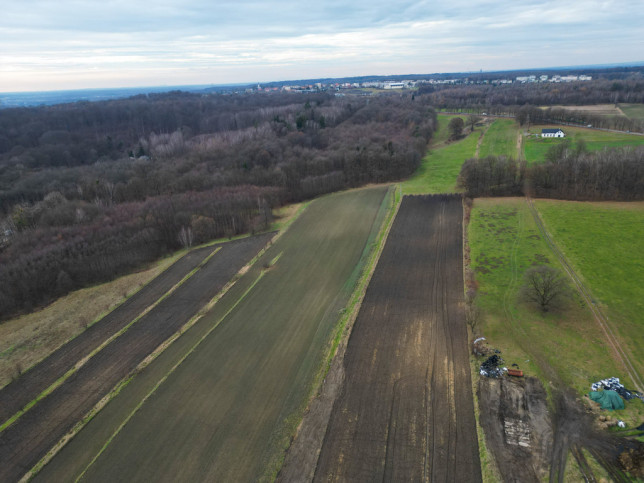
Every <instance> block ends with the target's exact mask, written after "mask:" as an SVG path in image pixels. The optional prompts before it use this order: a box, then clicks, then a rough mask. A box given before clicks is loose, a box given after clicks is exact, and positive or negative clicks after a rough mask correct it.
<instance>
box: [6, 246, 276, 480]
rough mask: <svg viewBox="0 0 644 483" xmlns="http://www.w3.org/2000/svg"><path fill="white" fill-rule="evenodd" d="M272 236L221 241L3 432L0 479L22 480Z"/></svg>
mask: <svg viewBox="0 0 644 483" xmlns="http://www.w3.org/2000/svg"><path fill="white" fill-rule="evenodd" d="M270 237H272V234H265V235H260V236H257V237H253V238H245V239H242V240H238V241H235V242H231V243H227V244H224V245H222V249H221V250H220V251H219V252H218V253H217V254H215V256H214V257H213V258H212V259H211V260H209V261H208V262H207V263H206V265H204V266H203V267H202V268H201V269H200V270H199V271H198V272H196V273H195V274H194V275H193V276H192V277H191V278H190V279H188V280H187V281H186V282H185V283H184V284H183V285H181V286H180V287H179V288H178V289H177V290H176V291H175V292H174V293H173V294H172V295H171V296H170V297H168V298H167V299H165V300H163V301H162V302H161V303H160V304H159V305H157V306H156V307H155V308H154V309H153V310H152V311H150V312H149V313H148V314H146V315H145V316H144V317H142V318H141V319H140V320H139V321H138V322H137V323H136V324H134V325H133V326H132V327H131V328H130V329H128V330H127V332H125V333H124V334H123V335H121V336H120V337H118V338H117V339H115V340H114V341H113V342H112V343H110V344H109V345H108V346H106V347H105V348H104V349H103V350H101V351H100V352H99V353H98V354H96V355H95V356H94V357H92V358H91V359H90V360H89V361H88V362H87V363H86V364H85V365H84V366H83V367H82V368H81V369H80V370H79V371H78V372H77V373H75V374H74V375H73V376H71V377H70V378H69V379H68V380H66V381H65V382H64V383H63V384H62V385H61V386H60V387H58V388H57V389H56V390H55V391H53V392H52V393H51V394H50V395H49V396H48V397H46V398H45V399H43V400H42V401H41V402H39V403H38V404H37V405H36V406H35V407H33V408H32V409H31V410H30V411H28V412H27V413H25V414H24V415H23V416H22V417H21V418H20V419H19V420H18V421H17V422H15V423H14V424H12V425H11V426H10V427H8V428H7V429H6V430H5V431H3V432H2V433H0V462H1V464H0V481H15V480H18V479H19V478H20V477H21V476H23V475H24V474H25V473H26V472H27V471H28V470H29V469H31V468H32V467H33V466H34V465H35V464H36V463H37V462H38V461H39V460H40V459H41V458H42V457H43V456H44V455H45V454H46V453H47V451H48V450H49V449H50V448H51V447H52V446H53V445H54V444H55V443H56V442H57V441H58V440H60V438H61V437H62V436H63V435H64V434H65V433H66V432H67V431H69V430H70V429H71V428H72V427H73V426H74V424H75V423H76V422H77V421H79V420H80V419H81V418H82V417H83V415H85V414H86V413H87V412H88V411H89V410H90V409H91V408H92V407H93V406H94V405H95V404H96V403H97V402H98V401H99V400H100V399H101V398H102V397H103V396H104V395H105V394H106V393H107V392H109V390H111V389H112V388H113V387H114V386H115V385H116V383H117V382H118V381H120V380H121V379H123V378H124V377H126V376H127V375H128V374H130V372H131V371H132V370H133V369H134V368H135V367H136V366H137V365H138V364H139V363H140V362H141V361H142V360H143V359H144V358H145V357H146V356H147V355H148V354H150V353H151V352H152V351H153V350H154V349H155V348H156V347H158V346H159V345H160V344H161V343H162V342H163V341H165V340H166V339H167V338H168V337H169V336H171V335H172V334H173V333H174V332H176V331H177V330H178V329H179V328H180V327H181V326H182V325H183V324H185V323H186V322H187V321H188V320H189V319H190V318H191V317H192V316H193V315H194V314H196V313H197V311H198V310H199V309H200V308H201V307H202V306H203V305H205V304H206V303H207V302H208V301H209V300H210V299H211V298H212V297H214V296H215V295H216V294H217V293H218V292H219V291H220V290H221V288H222V287H223V286H224V285H225V284H226V283H227V282H228V281H229V280H230V279H231V278H232V277H233V275H234V274H235V273H237V271H239V269H240V268H241V267H242V266H243V265H244V264H245V263H246V262H247V261H248V260H249V259H250V258H252V256H253V255H255V254H256V253H257V252H258V251H259V250H260V249H261V248H262V247H263V246H264V245H265V244H266V243H267V242H268V240H269V239H270ZM210 250H212V248H211V249H210ZM184 275H185V273H184ZM162 276H163V275H162Z"/></svg>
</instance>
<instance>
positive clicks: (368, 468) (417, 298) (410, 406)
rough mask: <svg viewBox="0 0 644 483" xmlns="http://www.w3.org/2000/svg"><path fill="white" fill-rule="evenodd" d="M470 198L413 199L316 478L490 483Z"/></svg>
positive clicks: (358, 337)
mask: <svg viewBox="0 0 644 483" xmlns="http://www.w3.org/2000/svg"><path fill="white" fill-rule="evenodd" d="M462 218H463V214H462V205H461V198H460V197H456V196H449V195H437V196H414V197H405V198H404V199H403V202H402V205H401V207H400V210H399V212H398V215H397V217H396V220H395V222H394V225H393V227H392V229H391V232H390V234H389V237H388V239H387V243H386V245H385V248H384V250H383V253H382V255H381V257H380V260H379V262H378V266H377V267H376V271H375V273H374V275H373V278H372V279H371V283H370V284H369V287H368V289H367V292H366V294H365V298H364V301H363V303H362V308H361V310H360V313H359V314H358V318H357V320H356V322H355V325H354V328H353V331H352V333H351V338H350V340H349V344H348V346H347V351H346V354H345V358H344V366H345V374H346V376H345V381H344V385H343V388H342V391H341V394H340V396H339V398H338V400H336V402H335V406H334V408H333V412H332V414H331V419H330V422H329V426H328V428H327V433H326V436H325V439H324V443H323V446H322V451H321V453H320V458H319V461H318V466H317V470H316V473H315V478H314V479H315V481H329V480H334V481H441V482H443V481H456V482H461V481H468V482H469V481H481V470H480V462H479V452H478V441H477V435H476V424H475V419H474V404H473V399H472V390H471V387H472V386H471V379H470V368H469V360H468V351H467V331H466V326H465V317H464V312H463V307H462V305H463V256H462V246H463V245H462Z"/></svg>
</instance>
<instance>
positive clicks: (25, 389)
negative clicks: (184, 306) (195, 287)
mask: <svg viewBox="0 0 644 483" xmlns="http://www.w3.org/2000/svg"><path fill="white" fill-rule="evenodd" d="M215 249H216V247H205V248H201V249H199V250H193V251H191V252H190V253H188V254H186V255H185V256H183V257H182V258H180V259H179V260H177V261H176V262H175V263H173V264H172V265H171V266H170V267H169V268H168V269H167V270H165V271H164V272H163V273H161V274H160V275H159V276H158V277H156V278H155V279H153V280H152V281H151V282H150V283H148V284H147V285H146V286H145V287H143V288H142V289H141V290H140V291H139V292H137V293H136V294H135V295H133V296H132V297H130V298H129V299H127V300H126V301H125V302H124V303H123V304H121V305H120V306H118V307H117V308H116V309H114V310H113V311H112V312H110V313H109V314H107V315H106V316H105V317H103V319H101V320H100V321H99V322H97V323H96V324H94V325H92V326H91V327H89V328H88V329H87V330H86V331H84V332H82V333H81V334H79V335H78V336H77V337H75V338H74V339H72V340H70V341H69V342H67V343H66V344H65V345H63V346H61V347H60V348H59V349H57V350H56V351H54V352H53V353H52V354H51V355H49V356H48V357H47V358H45V359H44V360H43V361H41V362H40V363H39V364H37V365H36V366H34V367H33V368H31V369H30V370H29V371H27V372H25V373H24V374H23V375H22V376H20V378H19V379H16V380H15V381H13V382H11V383H9V384H7V385H6V386H5V387H4V388H2V389H1V390H0V424H2V423H4V422H5V421H7V420H8V419H9V418H10V417H11V416H13V415H14V414H16V413H17V412H18V411H20V410H21V409H22V408H24V407H25V405H27V404H28V403H29V402H30V401H32V400H34V399H35V398H36V397H37V396H38V395H39V394H41V393H42V392H43V391H44V390H45V389H47V388H48V387H49V386H51V385H52V384H53V383H54V382H56V381H57V380H58V379H59V378H60V377H61V376H63V375H64V374H65V373H66V372H67V371H68V370H70V369H71V368H72V367H74V364H76V363H77V362H78V361H79V360H81V359H82V358H83V357H86V356H87V355H88V354H90V353H91V352H92V351H93V350H94V349H96V348H97V347H98V346H100V345H101V344H102V343H103V341H104V340H106V339H107V338H109V337H111V336H112V335H113V334H116V333H117V332H118V331H119V330H121V329H122V328H123V327H125V326H126V325H127V324H129V323H130V322H131V321H132V320H134V319H135V318H136V317H137V316H138V315H139V314H140V313H141V312H143V310H145V309H146V308H147V307H149V306H150V305H152V304H153V303H154V302H155V301H156V300H158V299H159V297H161V296H162V295H163V294H164V293H166V292H167V291H168V290H170V288H172V287H173V286H174V285H175V284H176V283H178V282H179V281H180V280H181V279H182V278H183V277H184V276H186V275H187V274H188V273H190V271H192V270H193V269H194V268H195V267H196V266H197V265H199V263H201V261H202V260H203V259H204V258H205V257H207V256H208V255H209V254H210V253H211V252H212V251H213V250H215Z"/></svg>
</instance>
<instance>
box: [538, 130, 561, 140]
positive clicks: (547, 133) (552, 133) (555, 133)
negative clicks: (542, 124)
mask: <svg viewBox="0 0 644 483" xmlns="http://www.w3.org/2000/svg"><path fill="white" fill-rule="evenodd" d="M541 137H542V138H565V137H566V133H564V132H563V131H562V130H561V129H542V130H541Z"/></svg>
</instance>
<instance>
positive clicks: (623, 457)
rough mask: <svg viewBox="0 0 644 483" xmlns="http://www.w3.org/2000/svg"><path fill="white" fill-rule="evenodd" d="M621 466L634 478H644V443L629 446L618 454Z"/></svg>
mask: <svg viewBox="0 0 644 483" xmlns="http://www.w3.org/2000/svg"><path fill="white" fill-rule="evenodd" d="M619 462H620V465H621V467H622V468H623V469H624V470H626V471H628V473H630V475H631V476H633V477H635V478H644V444H642V443H640V444H638V445H637V447H635V448H630V449H628V450H626V451H624V452H623V453H622V454H620V455H619Z"/></svg>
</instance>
